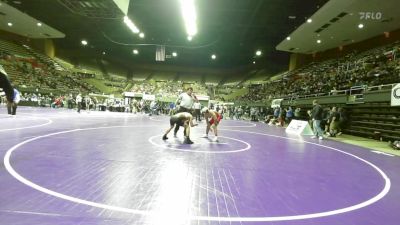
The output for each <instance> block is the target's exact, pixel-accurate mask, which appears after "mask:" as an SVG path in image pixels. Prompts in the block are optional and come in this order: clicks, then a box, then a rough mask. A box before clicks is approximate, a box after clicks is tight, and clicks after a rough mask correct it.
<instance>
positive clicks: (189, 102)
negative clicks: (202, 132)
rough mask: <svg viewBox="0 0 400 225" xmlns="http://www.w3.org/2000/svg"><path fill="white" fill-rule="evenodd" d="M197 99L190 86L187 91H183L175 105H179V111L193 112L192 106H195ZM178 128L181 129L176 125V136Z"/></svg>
mask: <svg viewBox="0 0 400 225" xmlns="http://www.w3.org/2000/svg"><path fill="white" fill-rule="evenodd" d="M195 100H197V98H196V96H195V95H194V94H193V88H192V87H188V88H187V89H186V92H183V93H182V94H180V95H179V97H178V99H176V102H175V105H177V106H179V109H178V111H177V113H180V112H188V113H190V114H192V107H193V104H194V102H195ZM178 130H179V126H175V129H174V137H176V134H177V133H178Z"/></svg>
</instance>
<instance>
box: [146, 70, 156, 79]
mask: <svg viewBox="0 0 400 225" xmlns="http://www.w3.org/2000/svg"><path fill="white" fill-rule="evenodd" d="M153 76H154V73H153V72H151V73H150V74H149V75H148V76H147V77H146V79H145V80H150V79H151V78H153Z"/></svg>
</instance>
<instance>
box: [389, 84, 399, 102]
mask: <svg viewBox="0 0 400 225" xmlns="http://www.w3.org/2000/svg"><path fill="white" fill-rule="evenodd" d="M390 105H391V106H400V84H396V85H394V86H393V88H392V92H391V99H390Z"/></svg>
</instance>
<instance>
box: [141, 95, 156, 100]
mask: <svg viewBox="0 0 400 225" xmlns="http://www.w3.org/2000/svg"><path fill="white" fill-rule="evenodd" d="M143 99H144V100H149V101H154V100H156V96H155V95H148V94H143Z"/></svg>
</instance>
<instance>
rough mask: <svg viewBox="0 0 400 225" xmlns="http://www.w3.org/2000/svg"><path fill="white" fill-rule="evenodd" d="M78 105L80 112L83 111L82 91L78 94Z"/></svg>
mask: <svg viewBox="0 0 400 225" xmlns="http://www.w3.org/2000/svg"><path fill="white" fill-rule="evenodd" d="M75 101H76V105H77V106H78V113H81V108H82V95H81V93H79V94H78V95H77V96H76V100H75Z"/></svg>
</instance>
